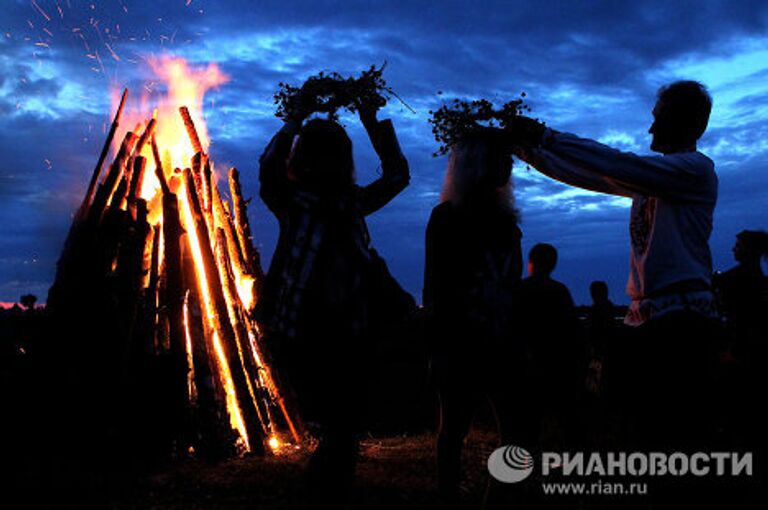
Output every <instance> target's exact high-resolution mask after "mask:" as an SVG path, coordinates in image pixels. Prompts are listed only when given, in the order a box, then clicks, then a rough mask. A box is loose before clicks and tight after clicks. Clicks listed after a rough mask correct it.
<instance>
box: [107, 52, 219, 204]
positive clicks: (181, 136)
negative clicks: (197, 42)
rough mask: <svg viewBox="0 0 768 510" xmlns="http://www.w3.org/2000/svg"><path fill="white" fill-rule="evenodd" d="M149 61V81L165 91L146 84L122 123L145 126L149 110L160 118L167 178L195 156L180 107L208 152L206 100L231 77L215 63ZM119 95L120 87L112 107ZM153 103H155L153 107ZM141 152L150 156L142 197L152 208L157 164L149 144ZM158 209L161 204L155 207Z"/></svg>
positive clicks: (165, 57) (162, 58) (159, 140)
mask: <svg viewBox="0 0 768 510" xmlns="http://www.w3.org/2000/svg"><path fill="white" fill-rule="evenodd" d="M147 63H148V64H149V69H150V70H151V71H152V73H153V74H152V77H151V78H152V79H151V80H150V81H149V83H150V84H152V85H156V83H157V82H158V81H159V82H161V83H162V84H164V85H165V91H166V93H165V94H162V92H163V89H162V88H160V89H159V92H158V91H156V90H155V89H153V88H152V87H150V86H149V85H147V86H145V87H144V89H143V94H142V96H141V98H140V99H139V100H138V104H136V102H129V104H128V106H127V107H126V109H125V111H124V113H123V120H122V121H121V125H123V126H133V125H138V126H141V129H143V128H144V127H146V112H148V111H152V112H153V114H152V116H153V118H155V119H157V120H158V123H157V128H156V130H155V139H156V140H157V144H158V146H159V147H160V148H161V150H162V151H163V154H164V155H170V161H167V162H164V164H165V174H166V178H169V177H170V176H171V175H172V173H171V172H172V170H173V169H174V168H182V169H183V168H184V167H186V166H188V165H189V161H190V160H191V159H192V156H194V155H195V154H194V149H193V148H192V146H191V145H190V143H189V137H188V135H187V131H186V129H185V127H184V122H183V121H182V119H181V117H180V116H179V107H181V106H186V107H187V108H188V109H189V112H190V114H191V116H192V120H193V121H194V123H195V127H196V128H197V133H198V136H199V138H200V143H201V145H202V147H203V150H204V151H206V152H207V151H208V149H209V147H210V145H211V140H210V137H209V136H208V128H207V126H206V123H205V118H204V117H203V115H202V112H203V99H204V98H205V94H206V93H207V92H208V91H209V90H210V89H212V88H218V87H220V86H221V85H223V84H225V83H227V82H228V81H229V76H228V75H226V74H225V73H224V72H222V71H221V69H220V68H219V66H218V65H216V64H215V63H210V64H208V65H207V66H205V67H192V66H190V65H189V63H188V62H187V61H186V60H185V59H183V58H180V57H171V56H169V55H162V56H160V57H148V58H147ZM120 94H121V91H120V90H119V89H117V88H115V89H113V90H112V92H111V96H112V109H113V110H114V109H115V108H116V107H117V104H118V103H119V102H120ZM150 105H154V106H153V107H150ZM118 134H119V133H118ZM115 140H122V136H116V137H115ZM115 150H116V147H115ZM141 155H142V156H144V157H145V158H147V162H148V164H147V172H146V177H145V179H144V183H143V186H142V190H141V197H142V198H144V199H146V200H147V202H148V203H149V204H150V208H151V209H152V207H151V206H152V200H153V199H158V197H159V195H160V183H159V182H158V180H157V177H155V174H154V167H155V164H154V161H153V158H152V149H151V148H150V146H149V145H146V146H144V149H143V150H142V152H141ZM164 159H165V158H164ZM158 209H159V207H155V208H154V210H158Z"/></svg>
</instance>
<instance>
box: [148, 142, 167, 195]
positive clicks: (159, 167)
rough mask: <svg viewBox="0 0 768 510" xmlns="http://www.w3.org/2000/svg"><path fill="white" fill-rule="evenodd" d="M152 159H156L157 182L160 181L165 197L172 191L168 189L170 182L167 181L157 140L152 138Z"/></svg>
mask: <svg viewBox="0 0 768 510" xmlns="http://www.w3.org/2000/svg"><path fill="white" fill-rule="evenodd" d="M152 157H153V158H154V159H155V175H156V176H157V180H158V181H160V189H161V190H162V192H163V196H165V195H169V194H170V193H171V190H170V189H169V188H168V181H166V179H165V169H164V167H163V160H162V159H161V158H160V150H159V149H158V147H157V140H155V137H154V136H153V137H152Z"/></svg>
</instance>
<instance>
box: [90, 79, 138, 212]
mask: <svg viewBox="0 0 768 510" xmlns="http://www.w3.org/2000/svg"><path fill="white" fill-rule="evenodd" d="M127 98H128V89H125V90H123V96H122V97H121V98H120V104H119V105H118V107H117V112H115V117H114V118H113V119H112V125H111V126H110V128H109V133H107V139H106V140H104V146H103V147H102V149H101V154H100V155H99V159H98V160H97V161H96V167H95V168H94V169H93V174H92V175H91V181H90V182H89V183H88V189H87V191H86V192H85V198H84V199H83V203H82V205H81V206H80V210H79V212H78V216H80V217H82V216H83V215H85V213H86V212H87V209H88V207H89V206H90V204H91V200H92V199H93V194H94V192H95V190H96V183H97V182H99V176H100V175H101V169H102V167H103V166H104V160H105V159H107V154H108V153H109V148H110V146H111V145H112V140H113V139H114V138H115V132H116V131H117V127H118V126H119V125H120V116H121V115H122V114H123V108H124V107H125V100H126V99H127Z"/></svg>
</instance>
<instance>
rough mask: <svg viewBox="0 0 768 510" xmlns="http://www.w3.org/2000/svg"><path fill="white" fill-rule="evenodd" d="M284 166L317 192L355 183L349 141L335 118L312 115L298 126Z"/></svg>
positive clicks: (297, 178)
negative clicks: (295, 137)
mask: <svg viewBox="0 0 768 510" xmlns="http://www.w3.org/2000/svg"><path fill="white" fill-rule="evenodd" d="M288 168H289V171H290V173H291V175H292V176H293V178H294V179H296V180H297V181H298V182H300V183H301V184H303V185H305V186H307V187H309V188H311V189H313V190H315V191H317V192H320V193H331V194H334V193H337V192H340V191H343V190H344V189H346V188H348V187H349V186H351V185H352V184H354V183H355V166H354V162H353V159H352V141H351V140H350V139H349V136H348V135H347V132H346V131H345V130H344V128H343V127H342V126H341V125H340V124H339V123H337V122H334V121H332V120H327V119H312V120H310V121H308V122H307V123H306V124H304V125H303V126H302V127H301V131H299V136H298V138H297V139H296V143H295V144H294V147H293V150H292V151H291V156H290V158H289V160H288Z"/></svg>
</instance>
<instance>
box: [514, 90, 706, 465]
mask: <svg viewBox="0 0 768 510" xmlns="http://www.w3.org/2000/svg"><path fill="white" fill-rule="evenodd" d="M711 108H712V99H711V97H710V95H709V93H708V92H707V90H706V88H705V87H704V86H703V85H701V84H700V83H698V82H694V81H678V82H674V83H672V84H670V85H667V86H665V87H662V88H661V89H660V90H659V92H658V99H657V101H656V105H655V107H654V108H653V112H652V113H653V117H654V121H653V124H652V125H651V127H650V129H649V133H650V134H651V135H652V137H653V138H652V141H651V150H653V151H655V152H658V153H661V155H656V156H638V155H636V154H632V153H628V152H621V151H618V150H615V149H612V148H610V147H607V146H606V145H603V144H601V143H598V142H596V141H594V140H588V139H584V138H579V137H577V136H575V135H572V134H568V133H562V132H558V131H555V130H553V129H549V128H546V127H545V126H544V125H543V124H541V123H539V122H537V121H534V120H533V119H529V118H527V117H520V118H519V119H518V120H517V121H516V122H513V123H511V125H510V126H509V130H508V132H509V133H510V139H511V140H510V141H511V142H512V143H514V144H516V145H517V147H518V149H517V151H516V152H517V153H518V155H519V156H520V157H521V158H522V159H524V160H525V161H527V162H528V163H529V164H531V165H532V166H534V167H535V168H536V169H537V170H539V171H540V172H542V173H544V174H545V175H548V176H550V177H552V178H554V179H557V180H560V181H562V182H564V183H566V184H571V185H573V186H577V187H580V188H584V189H588V190H592V191H597V192H601V193H608V194H611V195H620V196H624V197H629V198H631V199H632V209H631V214H630V225H629V231H630V240H631V258H630V273H629V281H628V284H627V292H628V294H629V296H630V298H631V299H632V302H631V305H630V307H629V311H628V313H627V316H626V318H625V322H626V323H627V324H629V325H631V326H636V327H637V330H636V331H637V334H638V344H637V352H636V355H635V356H634V357H633V358H634V361H635V368H637V373H636V374H634V376H633V379H634V380H635V382H636V384H637V388H636V392H635V393H636V394H635V395H634V396H629V395H628V396H627V397H628V399H631V400H629V401H630V402H632V407H633V408H634V410H636V411H637V414H638V423H637V439H638V440H640V442H641V444H642V446H644V447H645V448H647V449H664V450H671V449H684V450H691V449H693V450H701V449H702V448H705V447H706V445H708V444H709V442H708V437H710V435H709V433H710V432H711V427H710V425H711V418H710V416H709V404H710V402H708V398H709V396H710V395H711V392H712V367H713V364H714V363H713V360H714V348H713V344H714V343H716V341H718V338H717V336H718V326H717V325H718V323H717V321H716V320H715V319H716V318H717V312H716V308H715V306H714V305H715V302H714V295H713V293H712V289H711V274H712V261H711V255H710V249H709V237H710V233H711V231H712V215H713V211H714V208H715V203H716V202H717V188H718V179H717V175H716V174H715V165H714V163H713V162H712V160H710V159H709V158H708V157H707V156H705V155H704V154H702V153H701V152H699V151H698V150H697V141H698V139H699V138H700V137H701V136H702V134H703V133H704V131H705V130H706V127H707V123H708V120H709V114H710V110H711Z"/></svg>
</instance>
